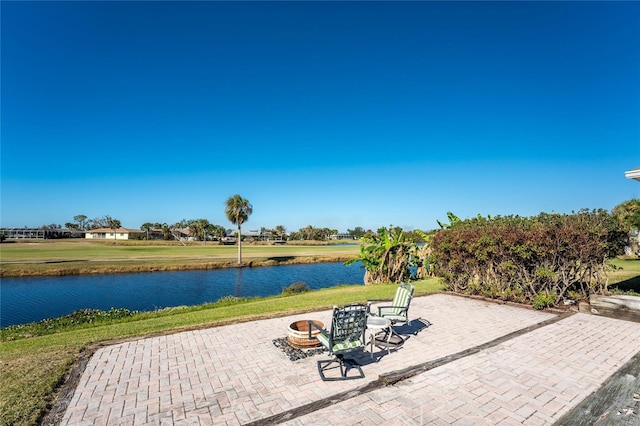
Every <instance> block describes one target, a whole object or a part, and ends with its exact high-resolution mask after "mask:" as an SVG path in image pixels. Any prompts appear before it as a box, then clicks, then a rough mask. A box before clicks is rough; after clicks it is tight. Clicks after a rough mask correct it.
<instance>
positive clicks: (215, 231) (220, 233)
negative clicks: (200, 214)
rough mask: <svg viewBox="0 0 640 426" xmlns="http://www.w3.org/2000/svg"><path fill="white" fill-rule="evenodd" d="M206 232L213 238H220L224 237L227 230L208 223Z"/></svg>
mask: <svg viewBox="0 0 640 426" xmlns="http://www.w3.org/2000/svg"><path fill="white" fill-rule="evenodd" d="M207 233H208V234H209V235H211V236H212V237H213V239H215V240H222V239H223V238H224V237H226V236H227V230H226V229H224V227H223V226H220V225H214V224H209V229H208V230H207Z"/></svg>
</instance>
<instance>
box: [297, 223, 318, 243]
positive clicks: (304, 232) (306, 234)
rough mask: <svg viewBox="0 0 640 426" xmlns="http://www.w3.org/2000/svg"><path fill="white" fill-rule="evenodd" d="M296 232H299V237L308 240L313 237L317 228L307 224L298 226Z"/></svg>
mask: <svg viewBox="0 0 640 426" xmlns="http://www.w3.org/2000/svg"><path fill="white" fill-rule="evenodd" d="M298 232H299V233H300V238H301V239H303V240H307V241H310V240H313V239H315V236H316V233H317V229H316V228H314V227H313V226H311V225H307V226H305V227H304V228H300V230H299V231H298Z"/></svg>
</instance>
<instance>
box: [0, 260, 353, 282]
mask: <svg viewBox="0 0 640 426" xmlns="http://www.w3.org/2000/svg"><path fill="white" fill-rule="evenodd" d="M349 259H352V256H343V255H335V256H322V255H311V256H295V255H294V256H286V255H284V256H275V257H268V258H265V257H255V258H251V257H247V258H246V259H245V261H243V262H242V265H238V263H237V261H236V259H230V258H225V259H220V258H215V259H203V258H192V259H117V260H115V259H113V260H61V261H29V262H2V263H0V268H1V269H0V278H27V277H56V276H69V275H101V274H130V273H138V272H169V271H192V270H210V269H229V268H254V267H263V266H283V265H298V264H309V263H327V262H345V261H347V260H349Z"/></svg>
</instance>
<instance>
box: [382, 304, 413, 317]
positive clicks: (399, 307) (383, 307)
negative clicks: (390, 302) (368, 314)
mask: <svg viewBox="0 0 640 426" xmlns="http://www.w3.org/2000/svg"><path fill="white" fill-rule="evenodd" d="M383 309H400V310H401V312H407V311H408V310H409V308H408V307H406V306H378V315H380V316H382V310H383Z"/></svg>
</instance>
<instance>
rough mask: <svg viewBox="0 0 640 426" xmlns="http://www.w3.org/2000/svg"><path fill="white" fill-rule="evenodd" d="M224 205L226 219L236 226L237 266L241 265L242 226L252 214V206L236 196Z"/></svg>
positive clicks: (247, 201)
mask: <svg viewBox="0 0 640 426" xmlns="http://www.w3.org/2000/svg"><path fill="white" fill-rule="evenodd" d="M225 204H226V207H225V209H224V213H225V214H226V215H227V219H229V222H231V223H233V224H234V225H237V226H238V265H242V224H243V223H245V222H246V221H247V220H248V219H249V216H251V213H253V206H251V203H249V200H247V199H245V198H242V197H241V196H240V195H238V194H236V195H234V196H232V197H229V198H228V199H227V202H226V203H225Z"/></svg>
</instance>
